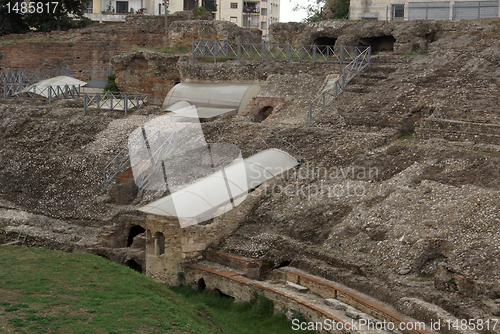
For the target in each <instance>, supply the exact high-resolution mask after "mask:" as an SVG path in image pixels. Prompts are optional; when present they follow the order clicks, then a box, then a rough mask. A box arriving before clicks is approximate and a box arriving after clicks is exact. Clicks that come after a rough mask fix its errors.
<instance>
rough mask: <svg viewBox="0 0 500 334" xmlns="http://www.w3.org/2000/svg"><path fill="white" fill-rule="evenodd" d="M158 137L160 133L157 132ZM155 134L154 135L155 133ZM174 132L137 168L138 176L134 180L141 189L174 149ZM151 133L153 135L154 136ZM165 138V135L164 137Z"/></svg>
mask: <svg viewBox="0 0 500 334" xmlns="http://www.w3.org/2000/svg"><path fill="white" fill-rule="evenodd" d="M156 134H158V137H160V133H159V132H157V133H156ZM156 134H155V135H156ZM175 134H176V133H175V132H174V133H172V134H171V135H170V136H169V137H168V138H166V139H165V141H164V142H163V144H161V145H160V147H158V149H157V150H156V151H155V152H154V153H153V154H152V155H151V157H150V158H149V159H148V160H147V161H146V163H145V164H144V165H143V166H142V167H141V169H139V173H138V174H139V176H138V178H137V180H136V185H137V187H138V188H139V192H140V191H141V189H144V188H145V187H146V186H147V185H148V182H149V180H150V179H151V176H153V175H154V174H155V173H156V171H157V170H158V169H160V168H162V165H163V161H165V160H166V159H167V158H168V156H169V155H170V154H172V152H173V151H175V144H176V141H175ZM155 135H153V137H154V136H155ZM164 138H165V137H164Z"/></svg>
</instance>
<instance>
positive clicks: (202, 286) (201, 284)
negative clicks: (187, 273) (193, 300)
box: [196, 278, 207, 291]
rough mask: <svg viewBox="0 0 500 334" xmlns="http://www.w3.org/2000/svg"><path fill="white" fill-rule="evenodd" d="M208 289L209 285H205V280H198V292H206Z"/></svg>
mask: <svg viewBox="0 0 500 334" xmlns="http://www.w3.org/2000/svg"><path fill="white" fill-rule="evenodd" d="M206 287H207V285H206V284H205V280H204V279H203V278H200V279H199V280H198V283H197V284H196V289H197V290H198V291H202V290H205V288H206Z"/></svg>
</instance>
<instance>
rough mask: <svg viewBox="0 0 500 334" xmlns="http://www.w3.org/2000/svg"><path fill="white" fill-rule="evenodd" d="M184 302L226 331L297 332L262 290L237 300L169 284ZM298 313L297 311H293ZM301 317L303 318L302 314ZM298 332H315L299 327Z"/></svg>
mask: <svg viewBox="0 0 500 334" xmlns="http://www.w3.org/2000/svg"><path fill="white" fill-rule="evenodd" d="M171 290H172V291H174V292H175V293H176V294H178V295H179V296H180V297H181V298H182V299H183V300H184V301H185V302H186V303H189V304H191V305H193V307H194V308H195V309H196V310H197V311H200V312H203V313H206V314H207V315H208V317H209V318H210V319H212V321H213V322H214V323H215V325H217V326H218V327H219V328H221V329H222V330H223V331H224V332H225V333H234V334H268V333H273V334H286V333H296V332H297V331H294V330H292V324H291V322H289V321H288V320H287V319H286V317H285V315H284V314H283V313H275V312H274V304H273V302H272V301H271V300H269V299H267V298H266V297H264V295H262V294H254V296H253V298H252V300H250V301H249V302H244V303H236V302H234V300H233V299H232V298H229V297H225V296H219V295H218V294H216V293H214V292H213V291H208V290H203V291H196V290H193V289H192V288H191V287H188V286H179V287H174V288H171ZM294 315H295V316H296V317H299V316H300V315H299V314H298V312H296V314H294ZM301 319H303V318H301ZM301 333H314V332H311V331H301Z"/></svg>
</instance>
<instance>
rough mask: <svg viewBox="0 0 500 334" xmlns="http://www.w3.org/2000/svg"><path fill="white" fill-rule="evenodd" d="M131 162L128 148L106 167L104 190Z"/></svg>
mask: <svg viewBox="0 0 500 334" xmlns="http://www.w3.org/2000/svg"><path fill="white" fill-rule="evenodd" d="M129 162H130V156H129V152H128V148H125V149H123V150H122V151H121V152H120V153H118V154H117V156H116V157H114V158H113V160H111V161H110V162H109V163H108V164H107V165H106V167H104V188H106V186H107V185H108V184H109V183H110V182H111V181H113V179H114V178H115V177H116V176H117V175H118V173H120V171H121V170H122V169H123V168H124V167H125V166H126V165H127V164H128V163H129Z"/></svg>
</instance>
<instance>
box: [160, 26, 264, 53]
mask: <svg viewBox="0 0 500 334" xmlns="http://www.w3.org/2000/svg"><path fill="white" fill-rule="evenodd" d="M193 39H194V40H200V39H202V40H209V39H210V40H212V41H214V40H225V41H227V42H228V43H244V42H245V43H261V41H262V31H261V30H258V29H252V30H249V29H244V28H241V27H239V26H237V25H236V24H235V23H231V22H227V21H182V22H181V21H179V22H174V23H173V24H172V25H171V26H170V29H169V32H168V43H169V46H183V47H185V48H186V49H191V47H192V44H193Z"/></svg>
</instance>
